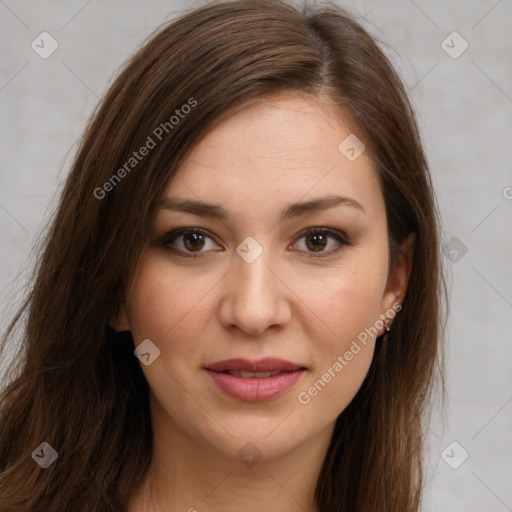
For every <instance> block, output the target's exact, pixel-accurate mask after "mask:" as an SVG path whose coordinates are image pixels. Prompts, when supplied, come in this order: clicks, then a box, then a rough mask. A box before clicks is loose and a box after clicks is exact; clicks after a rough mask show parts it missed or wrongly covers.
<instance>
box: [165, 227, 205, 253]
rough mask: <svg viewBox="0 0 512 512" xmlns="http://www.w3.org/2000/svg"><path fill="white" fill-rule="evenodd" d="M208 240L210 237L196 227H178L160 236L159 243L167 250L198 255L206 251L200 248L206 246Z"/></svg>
mask: <svg viewBox="0 0 512 512" xmlns="http://www.w3.org/2000/svg"><path fill="white" fill-rule="evenodd" d="M208 240H212V239H211V237H210V236H208V235H207V234H206V232H205V231H203V230H201V229H198V228H193V229H192V228H187V229H179V230H177V231H173V232H171V233H169V234H167V235H165V237H164V238H162V240H161V243H162V244H163V245H165V246H166V247H167V248H168V249H169V250H172V251H173V252H176V253H182V254H183V255H184V256H188V255H194V256H195V255H197V256H200V255H201V254H203V253H205V252H207V251H203V250H202V249H204V248H205V246H207V241H208ZM187 253H188V254H187Z"/></svg>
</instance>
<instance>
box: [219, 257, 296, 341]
mask: <svg viewBox="0 0 512 512" xmlns="http://www.w3.org/2000/svg"><path fill="white" fill-rule="evenodd" d="M273 263H274V264H273ZM283 281H284V279H283V276H280V275H279V270H278V268H277V265H276V264H275V261H273V259H272V256H271V255H269V251H267V250H264V251H263V253H262V254H261V255H260V256H259V257H258V258H257V259H256V260H255V261H252V262H251V263H248V262H247V261H245V260H244V259H243V258H241V257H239V256H238V255H237V254H235V256H234V268H233V270H232V271H231V272H229V273H228V275H227V276H226V281H225V282H224V287H223V297H222V304H221V307H220V313H219V314H220V320H221V323H222V324H223V325H224V326H225V327H226V328H228V329H233V328H235V327H236V328H238V329H240V330H242V331H243V332H244V333H246V334H248V335H250V336H258V335H260V334H262V333H263V332H264V331H265V330H266V329H268V328H269V327H272V326H280V327H282V326H284V325H285V324H286V323H287V322H289V320H290V318H291V311H290V302H289V301H290V296H291V295H292V292H291V291H290V289H289V288H288V287H287V286H286V284H285V283H284V282H283ZM275 328H277V327H275Z"/></svg>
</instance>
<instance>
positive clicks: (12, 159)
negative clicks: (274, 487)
mask: <svg viewBox="0 0 512 512" xmlns="http://www.w3.org/2000/svg"><path fill="white" fill-rule="evenodd" d="M204 3H205V2H195V3H192V2H184V1H176V0H173V1H170V0H168V1H164V0H152V1H144V2H143V1H141V0H138V1H137V0H128V1H124V2H114V1H111V0H108V1H101V0H92V1H89V2H87V1H86V0H80V1H78V0H73V1H67V2H64V1H63V0H61V1H56V0H55V1H49V0H44V1H38V2H29V1H28V0H21V1H14V0H3V1H2V0H0V27H1V43H2V48H1V53H2V55H1V59H0V108H1V113H2V115H1V125H0V126H1V132H0V133H1V137H0V160H1V162H2V163H1V169H0V240H1V247H0V261H1V264H0V311H1V316H0V328H1V329H2V330H3V329H4V328H5V327H6V325H7V320H8V319H9V317H10V316H11V315H12V313H13V312H14V310H15V308H16V307H17V306H18V305H19V302H20V297H21V291H22V287H23V283H24V282H25V280H26V277H27V270H28V269H30V266H31V264H32V263H33V260H34V255H33V250H34V244H35V243H36V241H37V238H38V236H39V235H40V234H41V233H42V230H43V228H44V225H45V222H46V221H47V220H48V218H49V214H50V212H51V211H52V208H53V207H54V206H55V203H56V191H58V190H60V186H61V183H62V180H63V179H64V177H65V176H66V173H67V171H68V170H69V166H70V162H71V159H72V157H73V154H74V150H75V148H76V146H75V143H76V141H77V139H78V137H79V136H80V134H81V133H82V131H83V129H84V126H85V123H86V120H87V119H88V116H89V115H90V113H91V111H92V109H93V107H94V106H95V104H96V103H97V101H98V99H99V98H100V97H101V96H102V95H103V94H104V92H105V91H106V89H107V87H108V85H109V83H111V80H112V77H113V74H114V72H115V71H116V70H117V69H118V68H119V67H120V66H121V64H122V63H123V61H124V59H125V58H126V57H128V56H129V55H130V54H131V53H132V52H133V51H134V50H135V49H136V48H137V47H138V45H139V44H140V43H141V42H142V40H143V39H145V38H146V37H147V36H148V35H149V34H150V33H151V32H152V31H153V30H154V29H156V28H157V27H158V25H159V24H160V23H161V22H163V21H166V20H168V19H170V18H172V17H175V16H176V15H179V14H181V13H182V11H183V10H184V9H188V8H190V7H193V6H199V5H204ZM344 5H348V6H349V7H350V8H351V9H352V10H353V11H354V12H356V13H359V14H361V15H364V16H365V18H366V21H365V22H364V24H365V26H366V27H367V28H368V30H370V32H372V33H373V34H374V35H376V36H378V37H379V38H381V39H382V40H383V41H384V42H385V43H386V44H389V45H390V47H391V48H388V49H386V52H387V53H388V55H389V56H390V57H391V59H392V60H393V62H394V63H395V65H396V66H397V67H398V69H399V71H400V72H401V74H402V76H403V79H404V81H405V83H406V84H407V88H408V90H409V91H410V97H411V99H412V101H413V103H414V105H415V108H416V110H417V113H418V117H419V123H420V128H421V130H422V133H423V138H424V143H425V146H426V149H427V152H428V156H429V159H430V163H431V169H432V173H433V177H434V181H435V187H436V190H437V195H438V201H439V205H440V209H441V213H442V216H443V222H444V230H443V242H444V243H445V244H448V245H447V251H446V257H445V262H446V265H447V268H448V271H449V287H450V307H451V316H450V320H449V324H448V333H447V337H448V352H447V355H448V361H447V363H448V365H447V370H448V372H447V373H448V404H447V410H446V412H447V414H446V418H445V419H444V420H443V419H442V418H441V416H440V415H439V414H437V415H436V416H434V417H433V419H432V421H431V423H430V425H429V439H428V440H429V445H430V458H429V465H428V468H427V469H428V472H429V479H430V481H429V483H428V484H427V485H426V491H427V496H426V499H425V507H424V510H425V511H429V512H430V511H432V512H433V511H438V510H443V511H445V512H452V511H453V512H455V511H461V512H462V511H464V512H483V511H486V512H491V511H496V512H502V511H507V510H512V486H510V483H511V482H512V462H511V461H512V436H511V430H512V429H511V426H512V371H511V368H512V366H511V364H512V322H511V318H512V265H511V261H512V258H511V256H512V237H511V236H510V235H511V224H512V223H511V221H512V169H511V148H512V136H511V133H512V131H511V129H510V128H511V126H512V123H511V121H512V32H511V27H512V2H511V0H499V1H497V0H483V1H475V0H472V1H463V0H456V1H455V0H452V1H447V2H433V1H428V0H417V1H415V2H413V1H408V0H401V1H398V0H388V1H381V2H378V1H377V0H371V1H370V0H368V1H352V2H346V3H345V4H344ZM43 31H47V32H49V33H50V34H51V36H52V37H53V38H54V39H55V40H56V41H57V42H58V45H59V46H58V49H57V50H56V51H55V52H54V53H53V54H52V55H51V56H50V57H48V58H47V59H43V58H41V57H40V56H39V55H38V54H37V53H36V52H35V51H34V50H33V49H32V48H31V42H32V41H33V40H35V39H36V37H37V36H39V34H40V33H41V32H43ZM453 31H457V32H458V33H459V34H460V35H461V36H462V38H464V40H465V41H467V43H468V45H469V46H468V48H467V50H466V51H465V52H464V53H462V54H461V55H460V56H459V57H458V58H452V57H451V56H450V55H449V54H448V53H447V52H446V51H445V49H446V50H448V51H450V52H452V54H454V52H457V51H458V50H460V49H462V48H463V46H462V45H463V41H462V40H461V39H457V37H458V36H455V38H454V36H450V37H448V36H449V35H450V34H451V33H452V32H453ZM447 37H448V39H447ZM443 41H446V42H445V43H444V44H443ZM447 45H448V46H447ZM449 47H452V48H451V49H450V48H449ZM443 48H445V49H443ZM466 249H467V252H465V253H464V251H465V250H466ZM5 364H6V362H5V361H4V362H0V368H5ZM0 373H1V372H0ZM452 442H456V443H458V444H457V445H451V443H452ZM462 450H465V451H466V452H468V454H469V457H468V458H467V460H465V461H464V462H463V463H462V464H461V465H460V466H459V467H458V468H457V469H453V468H452V467H450V465H449V464H448V462H449V463H450V464H451V465H452V466H456V465H458V464H460V462H461V461H462V456H463V454H464V452H463V451H462ZM443 454H444V456H443Z"/></svg>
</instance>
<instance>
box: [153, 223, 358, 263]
mask: <svg viewBox="0 0 512 512" xmlns="http://www.w3.org/2000/svg"><path fill="white" fill-rule="evenodd" d="M187 233H195V234H200V235H203V236H205V237H208V238H210V239H212V237H211V236H210V235H209V234H208V232H207V231H205V230H204V229H201V228H180V229H177V230H174V231H171V232H169V233H168V234H166V235H165V236H164V237H163V238H161V240H160V243H161V244H162V245H163V246H164V247H165V248H166V249H167V250H168V251H170V252H172V253H173V254H176V255H178V256H182V257H184V258H193V259H195V258H201V257H202V256H203V255H204V254H206V253H207V252H208V251H203V252H198V253H190V252H184V251H182V250H180V249H176V248H175V247H172V246H171V245H170V244H171V243H172V242H173V241H174V240H175V239H177V238H179V236H180V235H184V234H187ZM318 234H324V235H327V236H330V237H332V238H334V239H336V240H337V241H338V242H339V243H340V244H341V246H340V247H338V248H336V249H331V250H330V251H326V252H325V251H322V252H317V253H315V252H311V251H305V252H307V253H308V255H309V256H310V257H311V258H324V257H327V256H331V255H333V254H334V253H337V252H338V251H340V250H341V249H342V248H343V246H348V247H350V246H351V245H352V243H351V242H350V241H349V240H348V238H347V237H346V236H345V235H344V234H343V233H341V232H339V231H337V230H335V229H332V228H329V227H327V226H319V227H314V228H308V229H307V230H306V231H304V232H302V233H301V234H300V236H299V237H298V238H297V240H300V239H302V238H304V237H308V236H313V235H318Z"/></svg>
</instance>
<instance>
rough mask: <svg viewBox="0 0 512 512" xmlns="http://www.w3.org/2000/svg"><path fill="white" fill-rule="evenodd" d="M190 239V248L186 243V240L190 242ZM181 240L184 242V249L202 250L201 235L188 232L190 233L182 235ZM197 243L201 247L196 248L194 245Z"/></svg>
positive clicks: (202, 239) (202, 240)
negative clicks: (191, 240)
mask: <svg viewBox="0 0 512 512" xmlns="http://www.w3.org/2000/svg"><path fill="white" fill-rule="evenodd" d="M190 239H193V242H192V246H191V247H190V246H189V244H188V243H187V240H190ZM183 240H184V244H185V247H186V248H187V249H189V250H193V249H202V248H203V245H204V236H203V235H201V234H198V233H194V232H190V233H185V234H184V235H183ZM197 242H199V243H200V244H201V243H202V244H203V245H201V246H197V245H194V244H196V243H197Z"/></svg>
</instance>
